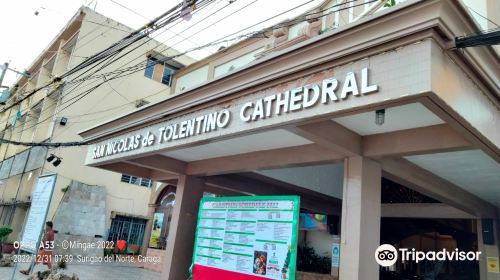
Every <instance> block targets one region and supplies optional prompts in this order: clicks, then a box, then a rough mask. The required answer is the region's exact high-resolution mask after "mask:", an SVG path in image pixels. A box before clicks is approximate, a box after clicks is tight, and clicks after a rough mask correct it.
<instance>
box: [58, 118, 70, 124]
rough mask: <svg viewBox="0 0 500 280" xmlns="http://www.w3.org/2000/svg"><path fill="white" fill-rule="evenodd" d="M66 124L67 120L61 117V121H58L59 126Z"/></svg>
mask: <svg viewBox="0 0 500 280" xmlns="http://www.w3.org/2000/svg"><path fill="white" fill-rule="evenodd" d="M67 123H68V118H66V117H61V119H60V120H59V124H60V125H66V124H67Z"/></svg>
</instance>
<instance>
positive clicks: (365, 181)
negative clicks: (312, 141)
mask: <svg viewBox="0 0 500 280" xmlns="http://www.w3.org/2000/svg"><path fill="white" fill-rule="evenodd" d="M381 177H382V172H381V168H380V165H379V164H378V163H377V162H375V161H373V160H370V159H368V158H363V157H359V156H356V157H349V158H346V160H345V163H344V190H343V197H342V224H341V232H340V271H339V273H340V277H339V279H341V280H358V279H371V280H378V279H379V266H378V264H377V263H376V261H375V250H376V249H377V247H378V246H379V245H380V213H381V210H380V208H381V205H380V195H381V194H380V190H381V180H382V178H381Z"/></svg>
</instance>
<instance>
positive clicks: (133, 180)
mask: <svg viewBox="0 0 500 280" xmlns="http://www.w3.org/2000/svg"><path fill="white" fill-rule="evenodd" d="M120 181H121V182H124V183H129V184H133V185H138V186H142V187H146V188H151V186H152V185H153V181H151V179H147V178H141V177H136V176H132V175H127V174H122V178H121V180H120Z"/></svg>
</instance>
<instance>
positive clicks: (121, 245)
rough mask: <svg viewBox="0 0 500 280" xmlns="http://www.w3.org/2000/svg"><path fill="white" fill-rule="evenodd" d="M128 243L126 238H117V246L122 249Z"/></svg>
mask: <svg viewBox="0 0 500 280" xmlns="http://www.w3.org/2000/svg"><path fill="white" fill-rule="evenodd" d="M126 244H127V242H126V241H125V240H117V241H116V247H118V249H120V251H121V250H123V249H124V248H125V245H126Z"/></svg>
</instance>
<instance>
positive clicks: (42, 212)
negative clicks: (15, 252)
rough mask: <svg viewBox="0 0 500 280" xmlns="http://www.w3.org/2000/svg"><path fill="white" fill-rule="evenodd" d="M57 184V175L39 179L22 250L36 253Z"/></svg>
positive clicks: (24, 232) (27, 221)
mask: <svg viewBox="0 0 500 280" xmlns="http://www.w3.org/2000/svg"><path fill="white" fill-rule="evenodd" d="M55 184H56V175H55V174H53V175H45V176H40V177H38V180H37V182H36V186H35V189H34V191H33V194H32V197H33V199H32V200H31V207H30V211H29V214H28V218H27V220H26V224H25V226H24V231H23V235H22V241H21V250H24V251H27V252H30V253H33V254H34V253H36V251H37V246H38V242H39V241H40V235H41V233H42V231H43V228H44V225H45V222H46V221H45V219H46V218H47V212H48V211H49V206H50V200H51V199H52V193H53V192H54V186H55Z"/></svg>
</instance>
